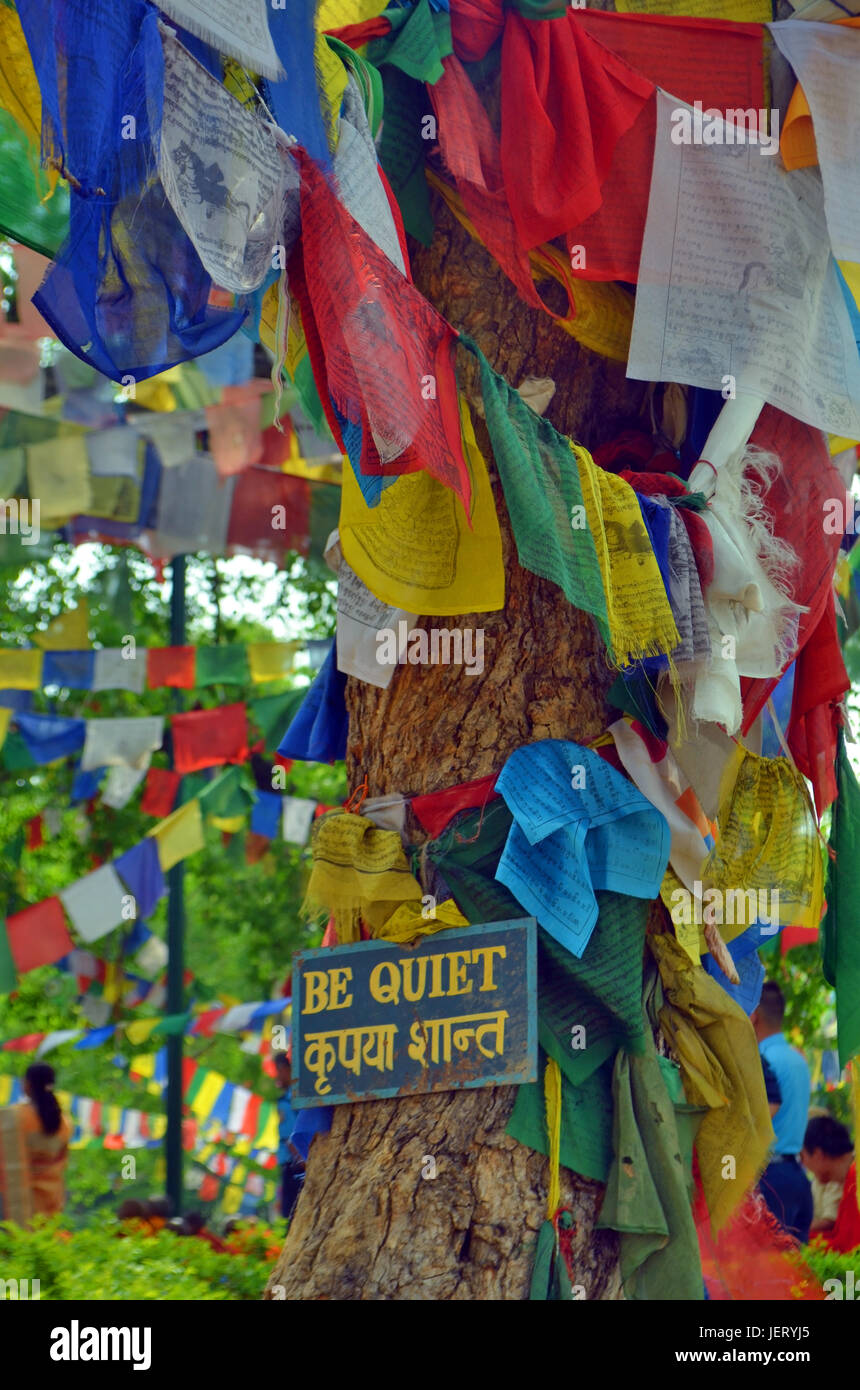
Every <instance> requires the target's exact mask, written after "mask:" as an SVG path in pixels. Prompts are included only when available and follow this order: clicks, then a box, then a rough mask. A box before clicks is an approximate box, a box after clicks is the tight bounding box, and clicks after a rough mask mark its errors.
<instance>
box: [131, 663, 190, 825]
mask: <svg viewBox="0 0 860 1390" xmlns="http://www.w3.org/2000/svg"><path fill="white" fill-rule="evenodd" d="M192 650H193V649H192ZM181 781H182V777H181V775H180V773H178V772H173V771H172V770H171V769H170V768H167V767H151V768H150V769H149V771H148V773H147V774H146V781H145V782H144V785H143V796H142V797H141V798H140V809H141V811H143V813H144V815H146V816H156V817H157V818H158V820H164V818H165V816H169V815H170V812H171V811H172V810H173V805H174V802H175V801H176V793H177V792H178V790H179V783H180V782H181Z"/></svg>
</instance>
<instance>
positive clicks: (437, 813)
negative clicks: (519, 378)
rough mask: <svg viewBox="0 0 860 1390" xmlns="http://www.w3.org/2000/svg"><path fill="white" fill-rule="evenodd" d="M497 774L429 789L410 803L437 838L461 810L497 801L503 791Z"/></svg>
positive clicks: (422, 822)
mask: <svg viewBox="0 0 860 1390" xmlns="http://www.w3.org/2000/svg"><path fill="white" fill-rule="evenodd" d="M497 775H498V774H497V773H494V774H493V776H492V777H479V778H478V779H477V780H476V781H474V782H460V783H459V784H458V785H457V786H455V787H445V788H444V789H443V790H442V791H439V792H429V793H428V794H427V795H426V796H413V797H412V800H411V802H410V805H411V807H412V810H413V812H414V814H415V815H416V816H417V817H418V819H419V821H420V822H421V824H422V826H423V827H424V829H425V830H426V831H427V833H428V834H429V835H432V836H433V839H434V840H435V839H437V838H438V836H439V835H441V834H442V831H443V830H444V829H445V826H446V825H447V824H448V822H449V820H451V818H452V817H453V816H456V815H457V813H458V811H469V810H471V809H472V808H473V807H475V806H485V805H486V804H487V802H488V801H493V800H494V799H495V798H496V797H497V796H498V794H499V793H498V792H497V791H496V790H495V786H496V776H497Z"/></svg>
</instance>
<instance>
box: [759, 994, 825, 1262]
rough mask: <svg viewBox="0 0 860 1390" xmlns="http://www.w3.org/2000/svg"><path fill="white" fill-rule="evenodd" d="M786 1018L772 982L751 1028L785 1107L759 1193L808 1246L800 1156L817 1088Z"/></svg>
mask: <svg viewBox="0 0 860 1390" xmlns="http://www.w3.org/2000/svg"><path fill="white" fill-rule="evenodd" d="M784 1017H785V999H784V998H783V994H782V990H781V989H780V988H779V985H778V984H776V983H775V981H773V980H768V981H767V982H766V983H765V985H764V986H763V988H762V992H761V999H760V1000H759V1004H758V1007H757V1008H755V1009H754V1010H753V1012H752V1014H751V1015H750V1022H751V1023H752V1026H753V1029H754V1031H755V1035H756V1039H757V1041H758V1048H759V1052H760V1053H761V1056H762V1058H763V1059H764V1061H765V1062H767V1064H768V1066H769V1067H770V1069H771V1070H772V1072H773V1073H774V1075H775V1077H776V1081H777V1084H778V1086H779V1095H780V1097H781V1101H780V1105H779V1108H778V1109H777V1110H776V1111H773V1107H772V1105H771V1109H772V1112H773V1129H774V1134H775V1135H776V1141H775V1143H774V1146H773V1148H772V1149H771V1151H770V1156H769V1159H768V1165H767V1167H766V1168H765V1170H764V1172H763V1173H762V1176H761V1180H760V1182H759V1189H760V1191H761V1194H762V1196H763V1197H764V1200H765V1202H766V1203H767V1206H768V1208H769V1210H770V1211H771V1212H772V1214H773V1216H774V1217H775V1218H776V1220H777V1221H778V1222H779V1224H780V1226H782V1228H783V1230H785V1231H787V1232H788V1234H789V1235H791V1236H794V1238H795V1240H798V1241H800V1242H801V1244H804V1243H805V1242H806V1241H807V1240H808V1239H809V1227H810V1224H811V1222H812V1188H811V1187H810V1184H809V1178H808V1177H807V1176H806V1173H805V1172H804V1170H803V1167H802V1165H801V1162H800V1151H801V1149H802V1148H803V1137H804V1134H805V1132H806V1118H807V1113H808V1111H809V1096H810V1093H811V1090H812V1086H811V1080H810V1075H809V1067H808V1066H807V1063H806V1058H805V1057H804V1056H803V1053H802V1052H799V1051H798V1049H797V1048H796V1047H792V1046H791V1044H790V1043H789V1041H788V1039H787V1038H786V1036H785V1034H784V1033H783V1031H782V1022H783V1018H784ZM769 1099H770V1097H769Z"/></svg>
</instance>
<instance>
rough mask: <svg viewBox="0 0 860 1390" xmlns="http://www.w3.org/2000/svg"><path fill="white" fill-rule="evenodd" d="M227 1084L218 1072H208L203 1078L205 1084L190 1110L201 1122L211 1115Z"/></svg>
mask: <svg viewBox="0 0 860 1390" xmlns="http://www.w3.org/2000/svg"><path fill="white" fill-rule="evenodd" d="M224 1084H225V1078H224V1077H223V1076H222V1075H221V1073H220V1072H217V1071H208V1072H207V1073H206V1075H205V1077H204V1078H203V1084H202V1085H201V1087H200V1090H199V1091H198V1092H197V1095H196V1096H195V1097H194V1099H193V1100H192V1102H191V1106H190V1109H191V1111H192V1113H193V1114H195V1115H196V1116H197V1118H198V1119H199V1120H203V1119H205V1118H206V1116H207V1115H209V1114H211V1111H212V1107H213V1105H214V1104H215V1102H216V1100H217V1099H218V1097H219V1095H220V1094H221V1091H222V1089H223V1087H224Z"/></svg>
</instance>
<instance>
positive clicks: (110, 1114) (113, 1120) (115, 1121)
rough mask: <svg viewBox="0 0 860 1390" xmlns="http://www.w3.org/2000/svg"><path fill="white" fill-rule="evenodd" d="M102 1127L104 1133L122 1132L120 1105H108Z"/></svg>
mask: <svg viewBox="0 0 860 1390" xmlns="http://www.w3.org/2000/svg"><path fill="white" fill-rule="evenodd" d="M102 1113H104V1112H102ZM102 1127H103V1129H104V1132H105V1134H122V1106H120V1105H109V1106H108V1108H107V1119H106V1120H103V1121H102Z"/></svg>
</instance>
